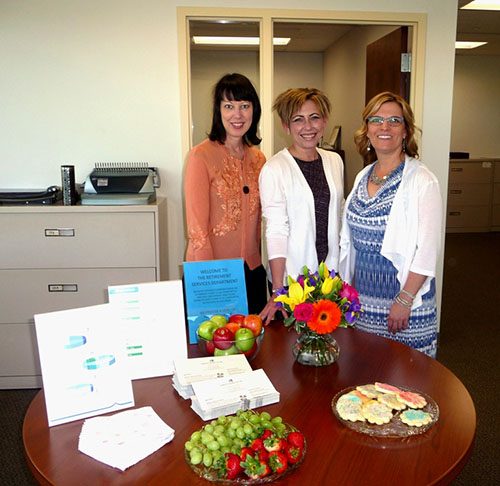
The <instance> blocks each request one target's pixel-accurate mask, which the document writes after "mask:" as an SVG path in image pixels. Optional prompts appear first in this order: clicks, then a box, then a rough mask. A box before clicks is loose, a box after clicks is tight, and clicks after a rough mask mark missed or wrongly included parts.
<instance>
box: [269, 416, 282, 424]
mask: <svg viewBox="0 0 500 486" xmlns="http://www.w3.org/2000/svg"><path fill="white" fill-rule="evenodd" d="M271 422H272V424H273V425H278V424H281V423H282V422H283V419H282V418H281V417H274V418H272V419H271Z"/></svg>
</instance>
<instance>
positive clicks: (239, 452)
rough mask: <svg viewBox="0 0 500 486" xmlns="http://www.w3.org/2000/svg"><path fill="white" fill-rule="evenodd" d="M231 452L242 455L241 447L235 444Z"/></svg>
mask: <svg viewBox="0 0 500 486" xmlns="http://www.w3.org/2000/svg"><path fill="white" fill-rule="evenodd" d="M231 452H232V453H233V454H236V455H237V456H239V455H240V454H241V447H239V446H237V445H236V444H234V445H233V446H231Z"/></svg>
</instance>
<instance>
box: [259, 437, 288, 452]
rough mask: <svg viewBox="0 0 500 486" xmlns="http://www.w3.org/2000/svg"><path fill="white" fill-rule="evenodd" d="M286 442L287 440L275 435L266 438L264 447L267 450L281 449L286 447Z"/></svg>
mask: <svg viewBox="0 0 500 486" xmlns="http://www.w3.org/2000/svg"><path fill="white" fill-rule="evenodd" d="M285 443H286V441H285V440H283V439H280V438H278V437H275V436H274V435H273V436H272V437H269V439H266V440H265V441H264V447H265V449H266V451H267V452H272V451H281V450H283V449H284V448H285Z"/></svg>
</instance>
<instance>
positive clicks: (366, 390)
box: [356, 385, 380, 398]
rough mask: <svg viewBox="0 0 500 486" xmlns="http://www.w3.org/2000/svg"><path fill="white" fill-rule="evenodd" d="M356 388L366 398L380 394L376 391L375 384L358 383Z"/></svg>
mask: <svg viewBox="0 0 500 486" xmlns="http://www.w3.org/2000/svg"><path fill="white" fill-rule="evenodd" d="M356 390H358V391H360V392H361V393H362V394H363V395H364V396H365V397H368V398H377V397H378V396H379V395H380V392H379V391H377V389H376V388H375V385H359V386H357V387H356Z"/></svg>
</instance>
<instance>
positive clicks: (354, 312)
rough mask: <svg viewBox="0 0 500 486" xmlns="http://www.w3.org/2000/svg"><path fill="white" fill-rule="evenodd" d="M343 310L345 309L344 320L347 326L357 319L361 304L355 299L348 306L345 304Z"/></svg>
mask: <svg viewBox="0 0 500 486" xmlns="http://www.w3.org/2000/svg"><path fill="white" fill-rule="evenodd" d="M344 309H346V311H345V320H346V321H347V322H348V323H349V324H352V323H353V322H354V321H355V320H356V319H357V318H358V316H359V313H360V312H361V303H360V302H359V300H358V299H356V300H354V301H353V302H351V303H350V304H349V303H346V304H345V306H344Z"/></svg>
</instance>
